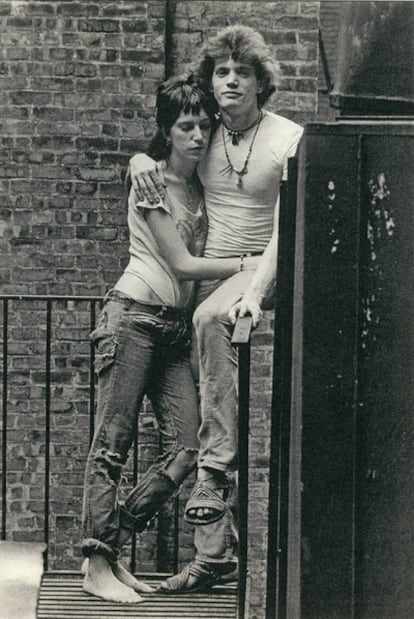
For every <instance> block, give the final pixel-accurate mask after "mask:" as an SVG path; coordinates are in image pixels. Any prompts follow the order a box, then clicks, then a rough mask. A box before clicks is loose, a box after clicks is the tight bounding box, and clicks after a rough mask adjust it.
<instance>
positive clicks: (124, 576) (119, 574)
mask: <svg viewBox="0 0 414 619" xmlns="http://www.w3.org/2000/svg"><path fill="white" fill-rule="evenodd" d="M88 566H89V559H88V558H86V559H85V560H84V561H83V563H82V567H81V573H82V574H86V573H87V572H88ZM111 569H112V573H113V575H114V576H115V577H116V578H117V579H118V580H120V581H121V582H122V583H123V584H124V585H126V586H127V587H131V589H133V590H134V591H137V592H138V593H154V592H155V589H154V588H153V587H150V585H147V584H146V583H145V582H142V581H140V580H137V579H136V578H135V577H134V576H133V575H132V574H131V573H130V572H129V571H128V570H127V569H126V568H125V567H124V566H123V565H122V563H121V562H120V561H117V562H116V563H113V564H111Z"/></svg>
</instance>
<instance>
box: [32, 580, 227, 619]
mask: <svg viewBox="0 0 414 619" xmlns="http://www.w3.org/2000/svg"><path fill="white" fill-rule="evenodd" d="M160 580H161V578H157V574H154V575H153V577H151V578H148V579H145V582H147V583H148V584H150V585H152V586H154V587H156V586H157V585H158V584H159V582H160ZM140 595H142V597H143V598H144V602H141V603H139V604H120V603H116V602H106V601H105V600H100V599H99V598H95V597H93V596H90V595H88V594H87V593H85V592H84V591H83V590H82V576H81V575H80V574H74V573H70V574H65V573H60V574H56V573H52V574H51V573H46V574H44V575H43V578H42V584H41V588H40V594H39V603H38V610H37V619H132V618H134V619H235V618H236V616H237V610H236V607H237V596H236V585H233V584H231V585H226V586H215V587H213V588H211V589H210V590H209V591H208V592H206V593H187V594H181V595H162V594H158V593H147V594H145V593H142V594H140Z"/></svg>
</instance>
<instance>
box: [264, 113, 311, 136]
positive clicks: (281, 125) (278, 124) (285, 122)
mask: <svg viewBox="0 0 414 619" xmlns="http://www.w3.org/2000/svg"><path fill="white" fill-rule="evenodd" d="M264 112H265V118H266V119H267V122H268V123H269V124H270V125H273V126H274V127H275V128H277V129H278V130H280V129H285V130H286V131H287V132H288V133H296V132H301V131H303V127H302V126H301V125H298V123H296V122H295V121H293V120H290V119H289V118H286V117H285V116H281V115H280V114H276V113H275V112H270V111H269V110H264Z"/></svg>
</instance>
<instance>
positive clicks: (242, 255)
mask: <svg viewBox="0 0 414 619" xmlns="http://www.w3.org/2000/svg"><path fill="white" fill-rule="evenodd" d="M243 267H244V254H240V269H239V270H240V271H243Z"/></svg>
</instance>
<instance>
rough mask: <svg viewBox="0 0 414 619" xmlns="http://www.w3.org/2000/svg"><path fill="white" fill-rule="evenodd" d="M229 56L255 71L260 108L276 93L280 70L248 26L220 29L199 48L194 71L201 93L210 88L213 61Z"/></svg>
mask: <svg viewBox="0 0 414 619" xmlns="http://www.w3.org/2000/svg"><path fill="white" fill-rule="evenodd" d="M229 57H230V58H232V59H233V60H234V61H235V62H241V63H244V64H249V65H251V66H252V67H253V68H254V71H255V75H256V79H257V81H258V83H259V84H260V86H261V87H262V89H263V90H262V92H260V93H259V94H258V95H257V103H258V106H259V108H261V107H263V105H264V104H265V103H266V101H267V100H268V99H269V98H270V97H271V95H272V94H273V93H274V92H275V90H276V84H277V80H278V77H279V67H278V65H277V63H276V61H275V60H274V59H273V58H272V55H271V52H270V49H269V48H268V46H267V45H266V43H265V41H264V39H263V37H262V35H261V34H260V33H259V32H257V31H256V30H254V29H253V28H250V27H249V26H241V25H238V24H236V25H233V26H228V27H227V28H223V30H220V31H219V32H218V33H217V35H216V36H215V37H213V38H212V39H210V40H209V41H208V42H207V43H206V44H205V45H204V46H203V47H202V48H201V51H200V54H199V56H198V58H197V59H196V61H195V64H194V66H193V71H194V73H195V75H196V76H197V79H198V80H199V82H200V85H201V87H202V88H203V90H205V91H208V89H211V79H212V76H213V71H214V67H215V63H216V61H217V60H219V59H223V58H229Z"/></svg>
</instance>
